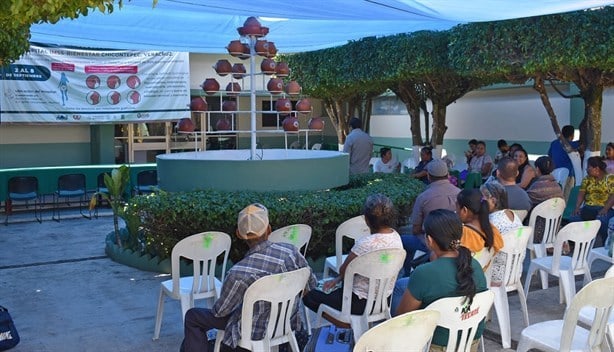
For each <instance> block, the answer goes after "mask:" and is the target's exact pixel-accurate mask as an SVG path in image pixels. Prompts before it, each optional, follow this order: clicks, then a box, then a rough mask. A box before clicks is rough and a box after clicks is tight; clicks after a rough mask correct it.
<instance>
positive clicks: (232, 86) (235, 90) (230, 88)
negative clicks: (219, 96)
mask: <svg viewBox="0 0 614 352" xmlns="http://www.w3.org/2000/svg"><path fill="white" fill-rule="evenodd" d="M226 92H227V93H226V94H228V95H231V96H234V95H239V93H240V92H241V85H239V83H237V82H230V83H228V85H227V86H226Z"/></svg>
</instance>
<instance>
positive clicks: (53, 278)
mask: <svg viewBox="0 0 614 352" xmlns="http://www.w3.org/2000/svg"><path fill="white" fill-rule="evenodd" d="M103 215H104V216H101V217H100V218H98V219H92V220H87V219H84V218H81V217H75V216H73V217H72V218H68V217H67V218H66V219H65V220H62V221H61V222H59V223H58V222H54V221H51V220H50V214H48V213H45V214H44V221H43V223H42V224H39V223H38V222H32V221H31V220H32V216H31V214H23V215H16V216H15V217H14V218H11V221H12V222H11V223H10V224H9V225H8V226H4V225H0V305H3V306H6V307H7V308H8V309H9V310H10V312H11V315H12V316H13V319H14V320H15V324H16V326H17V328H18V331H19V333H20V336H21V343H20V344H19V345H18V346H17V347H16V348H15V349H14V350H13V351H15V352H25V351H27V352H30V351H32V352H60V351H62V352H65V351H66V352H71V351H75V352H77V351H79V352H81V351H119V352H122V351H152V352H156V351H160V352H161V351H177V350H178V348H179V344H180V342H181V339H182V336H183V330H182V323H181V317H180V314H181V313H180V306H179V302H178V301H168V300H167V303H166V305H165V315H164V319H163V323H162V333H161V336H160V339H159V340H157V341H152V339H151V337H152V335H153V327H154V320H155V313H156V312H155V310H156V303H157V299H158V293H159V283H160V282H161V281H163V280H165V279H166V278H167V277H166V276H165V275H160V274H157V273H151V272H143V271H140V270H137V269H134V268H131V267H127V266H124V265H121V264H117V263H115V262H113V261H111V260H110V259H108V258H107V257H106V256H105V253H104V238H105V236H106V234H107V233H109V231H112V229H113V223H112V218H111V217H110V216H109V213H108V211H107V212H105V213H104V214H103ZM63 216H64V215H63ZM0 220H2V221H3V220H4V217H3V214H2V215H0ZM599 264H602V263H599ZM605 268H606V266H605V265H600V266H597V265H596V266H595V270H593V272H594V277H600V276H601V275H603V272H604V271H605ZM533 282H534V284H536V283H537V280H534V281H533ZM553 284H554V287H551V288H550V289H548V290H536V291H531V292H530V294H529V300H528V305H529V314H530V319H531V323H536V322H539V321H543V320H548V319H560V318H561V317H562V316H563V306H562V305H560V304H558V287H556V284H555V283H554V282H553ZM510 311H511V321H512V338H513V339H514V343H515V342H516V341H517V340H518V337H519V335H520V331H521V330H522V327H523V326H522V325H523V324H522V318H521V316H520V310H519V302H518V299H517V296H516V295H515V294H512V295H510ZM487 330H488V331H487V333H486V337H487V339H486V351H511V350H505V349H502V347H501V344H500V338H499V335H498V328H497V323H496V317H494V319H493V321H491V322H489V323H488V324H487Z"/></svg>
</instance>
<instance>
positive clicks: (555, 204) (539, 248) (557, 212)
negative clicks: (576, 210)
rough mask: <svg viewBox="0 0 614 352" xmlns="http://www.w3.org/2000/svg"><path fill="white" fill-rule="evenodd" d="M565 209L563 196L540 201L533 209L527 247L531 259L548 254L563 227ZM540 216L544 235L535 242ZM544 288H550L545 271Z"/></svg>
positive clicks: (543, 273) (542, 277) (543, 275)
mask: <svg viewBox="0 0 614 352" xmlns="http://www.w3.org/2000/svg"><path fill="white" fill-rule="evenodd" d="M564 211H565V200H563V198H550V199H548V200H545V201H543V202H541V203H539V204H538V205H537V206H535V208H533V210H532V211H531V217H530V218H529V226H530V227H531V228H532V229H533V236H531V238H529V242H527V249H528V250H529V253H530V255H531V259H533V258H536V257H545V256H546V255H547V250H548V248H552V246H553V244H554V239H555V238H556V234H557V233H558V232H559V229H560V227H561V219H562V218H563V212H564ZM538 218H540V219H541V220H542V221H543V227H544V228H543V237H542V240H541V242H540V244H536V243H533V238H534V236H535V233H536V231H541V229H537V228H536V227H535V224H536V223H537V219H538ZM540 276H541V281H542V288H543V289H547V288H548V275H547V274H546V273H545V272H541V273H540Z"/></svg>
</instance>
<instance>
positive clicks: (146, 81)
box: [0, 45, 190, 123]
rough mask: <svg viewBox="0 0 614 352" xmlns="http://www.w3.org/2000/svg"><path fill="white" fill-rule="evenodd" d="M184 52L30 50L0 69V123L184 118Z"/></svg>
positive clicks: (187, 83) (186, 100)
mask: <svg viewBox="0 0 614 352" xmlns="http://www.w3.org/2000/svg"><path fill="white" fill-rule="evenodd" d="M189 66H190V65H189V56H188V53H184V52H181V53H179V52H170V51H125V50H112V51H96V50H82V49H66V48H51V47H39V46H34V45H33V46H31V48H30V51H29V52H28V53H27V54H25V55H24V56H23V57H22V58H21V59H20V60H19V61H17V62H15V63H14V64H11V65H8V66H7V67H4V68H0V94H2V95H1V99H0V122H3V123H4V122H11V123H18V122H27V123H32V122H35V123H66V122H78V123H105V122H122V121H126V122H128V121H131V122H134V121H147V120H149V121H150V120H176V119H180V118H182V117H190V112H189V110H190V70H189V69H190V67H189Z"/></svg>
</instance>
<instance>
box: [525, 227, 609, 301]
mask: <svg viewBox="0 0 614 352" xmlns="http://www.w3.org/2000/svg"><path fill="white" fill-rule="evenodd" d="M600 225H601V222H600V221H599V220H591V221H582V222H571V223H569V224H567V225H565V227H563V228H562V229H561V231H559V233H558V235H557V237H556V241H555V242H554V254H553V255H552V256H551V257H541V258H535V259H531V265H529V270H528V272H527V278H526V281H525V283H524V293H525V296H528V293H529V287H530V285H531V277H532V276H533V273H535V271H536V270H543V271H544V272H547V273H548V274H550V275H552V276H556V277H558V278H559V293H560V297H559V298H560V302H561V303H563V299H565V302H566V304H567V306H569V304H570V303H571V299H572V297H573V296H574V294H575V293H576V281H575V276H576V275H584V283H585V284H586V283H587V282H589V281H590V280H589V279H590V272H589V268H588V263H587V258H588V252H589V251H590V249H591V248H592V247H593V242H594V241H595V236H596V235H597V231H598V230H599V226H600ZM569 240H572V241H574V249H573V254H572V256H571V257H569V256H566V255H562V251H563V242H565V241H569Z"/></svg>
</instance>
